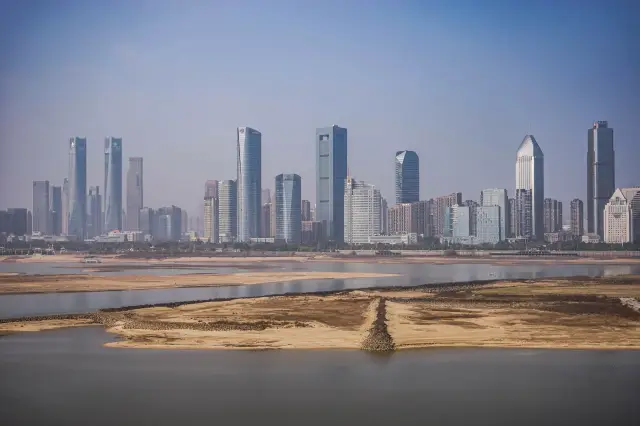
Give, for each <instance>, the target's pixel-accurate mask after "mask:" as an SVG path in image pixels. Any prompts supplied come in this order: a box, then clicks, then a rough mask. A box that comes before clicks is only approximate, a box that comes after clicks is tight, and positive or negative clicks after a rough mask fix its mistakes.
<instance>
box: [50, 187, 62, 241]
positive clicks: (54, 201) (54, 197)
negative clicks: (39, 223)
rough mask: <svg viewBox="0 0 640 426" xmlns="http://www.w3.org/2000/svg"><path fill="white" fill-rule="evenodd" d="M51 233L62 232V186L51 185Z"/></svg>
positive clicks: (57, 233) (58, 233)
mask: <svg viewBox="0 0 640 426" xmlns="http://www.w3.org/2000/svg"><path fill="white" fill-rule="evenodd" d="M51 233H52V234H53V235H60V234H61V233H62V188H61V187H59V186H52V187H51Z"/></svg>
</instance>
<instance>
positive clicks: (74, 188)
mask: <svg viewBox="0 0 640 426" xmlns="http://www.w3.org/2000/svg"><path fill="white" fill-rule="evenodd" d="M86 217H87V139H86V138H78V137H75V138H71V139H69V224H68V228H67V235H69V236H71V237H75V238H76V239H78V240H83V239H84V237H85V235H86V225H87V220H86Z"/></svg>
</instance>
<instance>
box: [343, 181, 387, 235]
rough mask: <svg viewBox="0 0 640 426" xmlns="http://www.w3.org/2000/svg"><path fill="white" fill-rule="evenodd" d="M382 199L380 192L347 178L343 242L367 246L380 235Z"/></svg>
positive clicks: (373, 187) (366, 184)
mask: <svg viewBox="0 0 640 426" xmlns="http://www.w3.org/2000/svg"><path fill="white" fill-rule="evenodd" d="M381 202H382V197H381V196H380V190H379V189H377V188H376V187H375V186H373V185H370V184H368V183H366V182H358V181H356V180H355V179H353V178H351V177H347V179H346V182H345V186H344V242H345V243H347V244H368V243H369V237H373V236H375V235H380V231H381V229H382V226H381V222H382V221H381V217H380V213H381V211H382V209H381V206H380V205H381Z"/></svg>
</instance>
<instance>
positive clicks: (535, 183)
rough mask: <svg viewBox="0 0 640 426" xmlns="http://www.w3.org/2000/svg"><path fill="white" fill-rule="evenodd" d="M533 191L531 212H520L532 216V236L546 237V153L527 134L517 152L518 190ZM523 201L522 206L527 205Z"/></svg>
mask: <svg viewBox="0 0 640 426" xmlns="http://www.w3.org/2000/svg"><path fill="white" fill-rule="evenodd" d="M518 190H525V191H531V213H530V214H529V213H526V212H524V213H519V215H520V216H522V217H525V216H530V217H531V238H533V239H539V240H542V239H543V238H544V216H543V207H544V154H543V153H542V149H540V146H539V145H538V142H536V139H535V138H534V137H533V135H526V136H525V137H524V139H523V140H522V143H521V144H520V146H519V147H518V152H517V154H516V192H517V191H518ZM526 205H527V204H526V203H522V204H521V205H520V206H521V207H525V206H526Z"/></svg>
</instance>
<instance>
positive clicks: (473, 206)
mask: <svg viewBox="0 0 640 426" xmlns="http://www.w3.org/2000/svg"><path fill="white" fill-rule="evenodd" d="M462 205H463V206H466V207H469V236H475V235H476V234H477V230H476V214H477V212H476V210H477V209H478V205H479V204H478V202H477V201H474V200H465V202H464V203H462Z"/></svg>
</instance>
